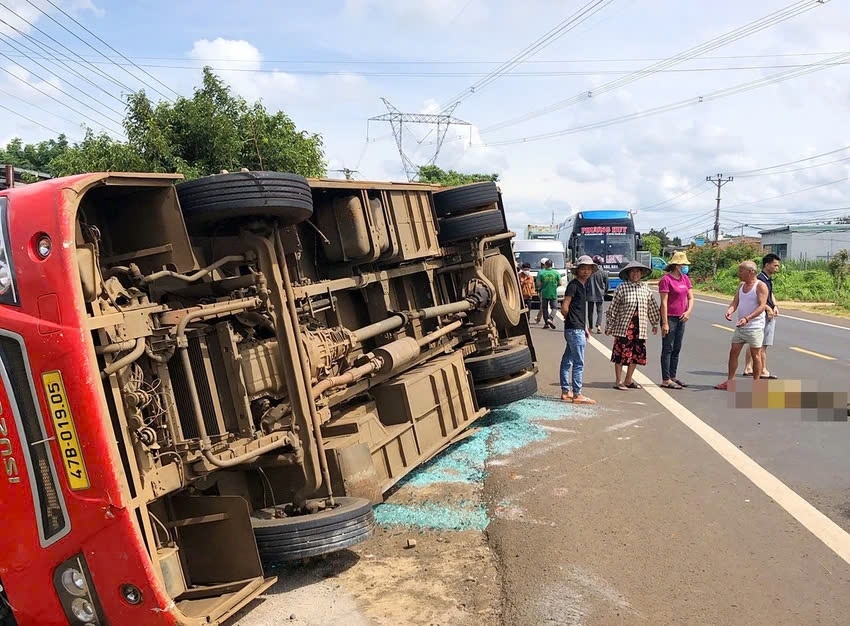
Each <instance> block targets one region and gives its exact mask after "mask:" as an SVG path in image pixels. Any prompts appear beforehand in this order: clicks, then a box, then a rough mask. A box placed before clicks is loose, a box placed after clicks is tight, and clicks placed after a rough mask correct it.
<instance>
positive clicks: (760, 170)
mask: <svg viewBox="0 0 850 626" xmlns="http://www.w3.org/2000/svg"><path fill="white" fill-rule="evenodd" d="M845 150H850V146H844V147H843V148H836V149H835V150H830V151H829V152H822V153H821V154H815V155H814V156H810V157H806V158H803V159H798V160H796V161H788V162H787V163H778V164H776V165H769V166H767V167H760V168H758V169H753V170H744V171H743V172H736V173H735V176H738V177H739V178H749V177H752V176H773V174H776V173H778V174H782V173H784V172H767V170H772V169H776V168H780V167H785V166H786V165H796V164H797V163H804V162H806V161H813V160H815V159H819V158H820V157H824V156H829V155H830V154H835V153H837V152H844V151H845ZM848 159H850V157H845V158H843V159H837V160H835V161H829V162H827V163H819V164H816V165H809V166H806V167H800V168H797V169H793V170H788V171H789V172H797V171H799V170H803V169H809V168H810V167H820V166H821V165H829V164H830V163H839V162H841V161H846V160H848Z"/></svg>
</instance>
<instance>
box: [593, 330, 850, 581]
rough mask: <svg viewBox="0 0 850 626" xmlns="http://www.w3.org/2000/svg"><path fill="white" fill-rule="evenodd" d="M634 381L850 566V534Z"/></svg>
mask: <svg viewBox="0 0 850 626" xmlns="http://www.w3.org/2000/svg"><path fill="white" fill-rule="evenodd" d="M588 343H589V344H590V345H592V346H593V347H594V348H596V349H597V350H598V351H599V352H601V353H602V354H603V355H604V356H606V357H608V358H610V357H611V351H610V350H608V348H606V347H605V346H604V345H603V344H602V343H600V342H599V341H597V340H596V339H595V338H594V337H591V338H590V340H589V341H588ZM634 378H635V380H637V381H638V382H639V383H640V384H641V385H643V388H644V389H645V390H646V392H647V393H648V394H649V395H650V396H652V397H653V398H655V400H656V401H657V402H658V403H659V404H660V405H661V406H663V407H664V408H665V409H667V410H668V411H670V413H671V414H672V415H673V416H674V417H675V418H676V419H678V420H679V421H680V422H682V424H684V425H685V426H687V427H688V428H690V429H691V430H692V431H693V432H694V433H695V434H696V435H697V436H698V437H699V438H700V439H702V440H703V441H704V442H705V443H707V444H708V445H709V446H711V448H712V449H714V451H715V452H717V453H718V454H719V455H720V456H722V457H723V458H724V459H725V460H726V461H727V462H728V463H729V464H730V465H732V467H734V468H735V469H736V470H738V471H739V472H741V473H742V474H743V475H744V476H746V477H747V478H748V479H749V480H750V481H751V482H752V483H753V484H754V485H755V486H756V487H758V488H759V489H761V490H762V491H763V492H764V493H765V494H766V495H767V496H768V497H769V498H771V499H773V501H774V502H776V503H777V504H778V505H779V506H781V507H782V508H783V509H785V511H787V512H788V514H789V515H791V516H792V517H793V518H794V519H796V520H797V521H798V522H800V524H802V525H803V527H804V528H806V529H807V530H808V531H809V532H810V533H812V534H813V535H814V536H815V537H817V538H818V539H820V540H821V541H822V542H823V543H824V544H826V546H827V547H829V548H830V549H831V550H832V551H833V552H835V554H837V555H838V556H839V557H840V558H842V559H843V560H844V561H845V562H847V563H848V564H850V534H848V533H847V532H846V531H844V530H843V529H842V528H841V527H840V526H839V525H838V524H836V523H835V522H833V521H832V520H831V519H829V518H828V517H827V516H826V515H824V514H823V513H821V512H820V511H818V510H817V509H816V508H815V507H813V506H812V505H811V504H809V503H808V502H806V500H804V499H803V498H801V497H800V496H799V495H798V494H797V493H795V492H794V491H793V490H791V489H790V488H789V487H788V486H787V485H785V483H783V482H782V481H781V480H779V479H778V478H776V477H775V476H774V475H773V474H771V473H770V472H768V471H767V470H766V469H764V468H763V467H762V466H761V465H759V464H758V463H756V462H755V461H753V460H752V459H751V458H750V457H748V456H747V455H746V454H744V453H743V452H741V450H739V449H738V448H737V446H735V444H733V443H732V442H730V441H729V440H728V439H726V438H725V437H724V436H723V435H721V434H720V433H718V432H717V431H716V430H714V429H713V428H712V427H711V426H709V425H708V424H706V423H705V422H703V421H702V420H701V419H700V418H698V417H697V416H696V415H694V414H693V413H692V412H691V411H690V410H688V409H687V408H686V407H685V406H683V405H682V404H680V403H679V402H677V401H676V400H674V399H673V398H672V397H671V396H670V395H668V394H667V393H665V392H664V391H662V389H661V388H660V387H658V386H657V385H655V384H654V383H653V382H652V381H651V380H650V379H649V378H647V377H646V376H645V375H644V374H643V373H641V372H639V371H636V372H635V373H634Z"/></svg>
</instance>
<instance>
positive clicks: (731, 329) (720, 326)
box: [712, 324, 735, 333]
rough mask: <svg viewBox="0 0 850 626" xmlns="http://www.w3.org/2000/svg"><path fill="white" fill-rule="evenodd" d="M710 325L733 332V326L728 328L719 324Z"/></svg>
mask: <svg viewBox="0 0 850 626" xmlns="http://www.w3.org/2000/svg"><path fill="white" fill-rule="evenodd" d="M712 326H714V327H715V328H719V329H720V330H728V331H729V332H730V333H734V332H735V329H734V328H729V327H728V326H723V325H721V324H712Z"/></svg>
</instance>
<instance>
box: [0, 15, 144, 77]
mask: <svg viewBox="0 0 850 626" xmlns="http://www.w3.org/2000/svg"><path fill="white" fill-rule="evenodd" d="M0 7H3V8H4V9H6V10H7V11H8V12H9V13H11V14H12V15H14V16H15V17H16V18H18V19H19V20H21V21H22V22H23V23H24V24H26V25H27V26H29V27H30V28H32V29H33V30H34V31H36V32H39V33H41V34H42V35H44V36H45V37H47V38H48V39H49V40H50V41H52V42H53V43H55V44H56V45H57V46H59V47H60V48H63V49H65V50H67V51H68V52H69V53H70V54H71V55H73V56H76V57H77V59H79V60H80V62H81V63H85V64H87V65H88V66H90V68H91V70H92V71H93V72H94V73H96V74H98V75H99V76H101V77H102V78H105V79H106V80H108V81H110V82H111V83H113V84H115V85H117V86H118V87H121V89H124V90H125V91H127V92H131V91H133V90H132V89H131V88H130V87H128V86H127V85H125V84H124V83H122V82H121V81H119V80H117V79H116V78H114V77H112V76H110V75H109V74H107V73H106V72H104V71H103V70H101V69H100V68H99V67H96V66H95V65H94V64H93V63H91V62H90V61H87V60H86V59H85V58H84V57H82V56H80V55H78V54H77V53H76V52H74V51H73V50H71V49H70V48H69V47H68V46H66V45H65V44H63V43H62V42H61V41H59V40H57V39H56V38H55V37H53V36H52V35H50V34H49V33H46V32H44V31H43V30H42V29H40V28H39V27H38V26H36V25H35V24H33V23H32V22H30V21H29V20H27V19H26V18H24V17H22V16H21V15H20V14H18V13H16V12H15V11H13V10H12V9H10V8H9V7H7V6H6V5H5V4H3V3H2V2H0ZM36 8H38V7H36ZM42 12H43V11H42ZM66 30H67V29H66ZM31 38H32V37H31ZM32 39H34V38H32ZM39 43H40V44H41V45H42V46H44V47H45V48H47V49H49V50H51V51H53V53H54V54H57V55H59V54H61V53H59V52H57V51H56V49H55V48H53V47H51V46H48V45H47V44H46V43H44V42H39ZM101 56H102V55H101ZM66 59H67V60H73V59H72V58H71V57H66Z"/></svg>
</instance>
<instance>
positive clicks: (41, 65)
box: [0, 20, 123, 123]
mask: <svg viewBox="0 0 850 626" xmlns="http://www.w3.org/2000/svg"><path fill="white" fill-rule="evenodd" d="M0 22H2V23H3V24H5V23H6V22H3V20H0ZM0 39H2V40H3V41H5V42H6V45H8V46H11V47H12V49H14V50H19V48H18V47H17V46H16V45H15V44H14V43H13V42H12V40H11V39H9V37H7V36H6V35H4V34H2V33H0ZM21 45H23V44H21ZM3 56H5V57H6V58H7V59H8V58H9V57H8V55H6V54H3ZM10 60H11V59H10ZM30 61H31V62H32V63H34V64H35V65H37V66H38V67H40V68H41V69H43V70H45V71H46V72H49V73H51V74H52V73H53V70H51V69H50V68H49V67H47V66H46V65H43V64H42V63H39V62H38V61H36V60H35V59H33V58H30ZM13 63H14V61H13ZM17 65H19V66H20V67H23V65H21V64H20V63H17ZM82 78H83V79H84V80H86V81H88V82H89V83H90V84H92V85H94V86H95V87H98V88H100V87H99V85H97V84H95V83H93V82H92V81H90V80H88V79H87V78H85V77H84V76H83V77H82ZM66 84H67V85H68V86H69V87H72V88H73V89H76V90H77V91H79V92H80V93H81V94H83V95H85V96H86V97H87V98H89V99H91V100H93V101H94V102H96V103H97V104H98V105H100V106H102V107H104V108H105V109H109V110H110V111H112V112H113V113H117V114H118V115H123V112H122V111H118V110H116V109H115V108H113V107H111V106H109V105H106V104H103V103H101V102H100V101H98V100H97V98H95V97H93V96H91V95H89V94H88V92H86V91H85V90H84V89H80V88H79V87H76V86H75V85H73V84H71V83H70V81H66ZM106 93H109V92H106ZM109 95H110V96H112V94H109ZM112 97H113V98H115V96H112ZM116 100H118V101H119V102H121V100H120V99H118V98H116ZM122 104H123V103H122ZM88 106H91V105H90V104H89V105H88ZM101 115H103V114H102V113H101ZM104 117H107V116H106V115H104ZM108 119H110V120H111V121H113V122H117V120H115V119H113V118H108ZM119 123H120V122H119Z"/></svg>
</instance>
